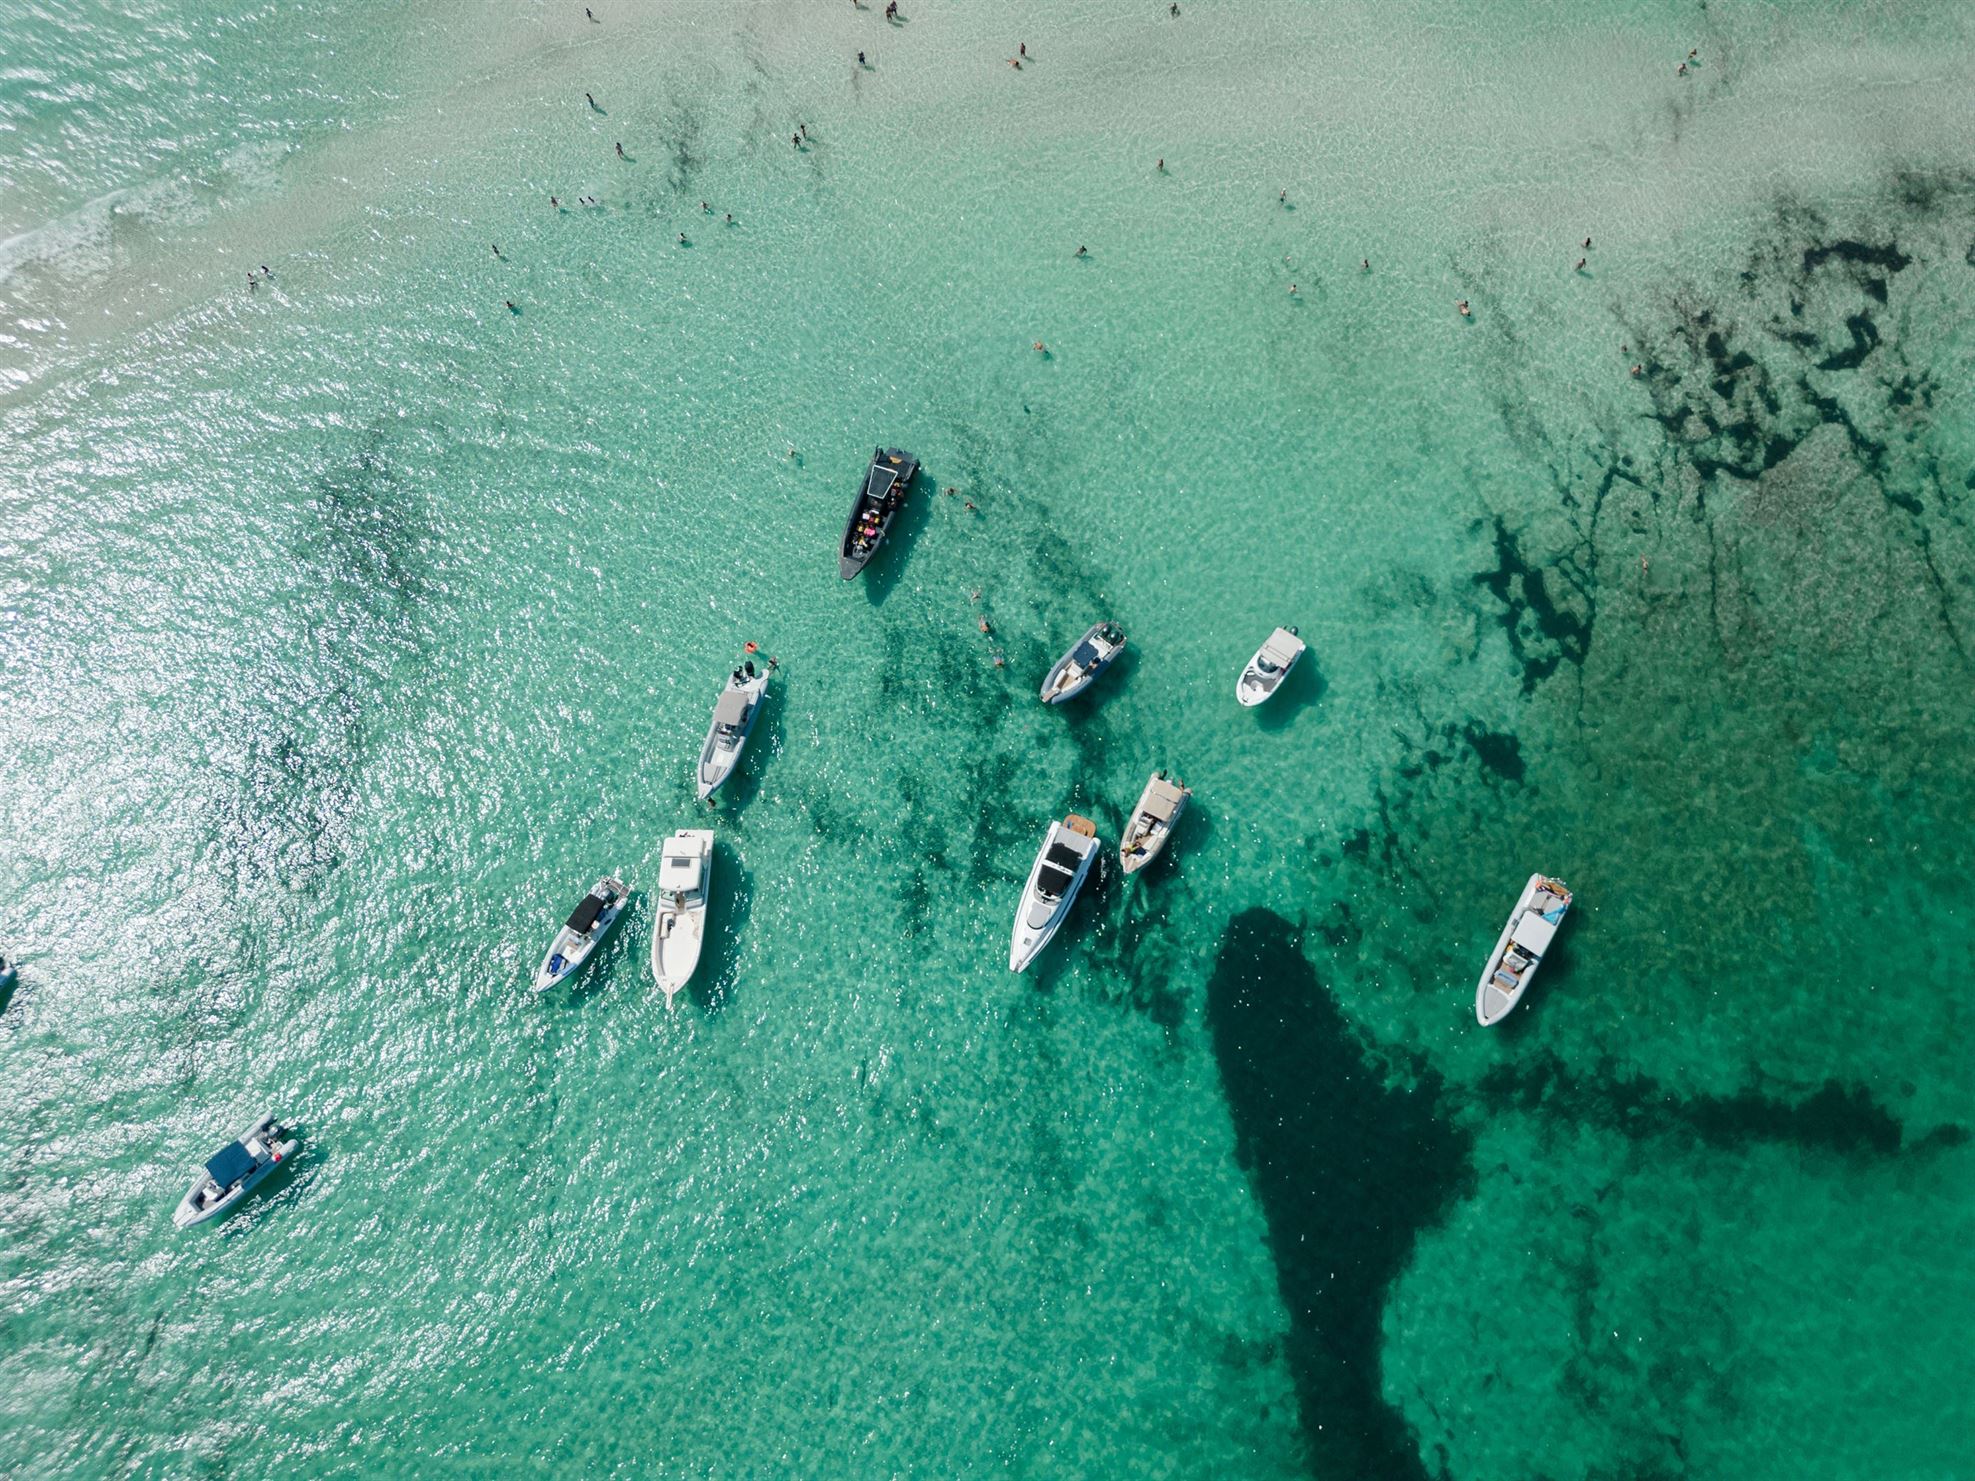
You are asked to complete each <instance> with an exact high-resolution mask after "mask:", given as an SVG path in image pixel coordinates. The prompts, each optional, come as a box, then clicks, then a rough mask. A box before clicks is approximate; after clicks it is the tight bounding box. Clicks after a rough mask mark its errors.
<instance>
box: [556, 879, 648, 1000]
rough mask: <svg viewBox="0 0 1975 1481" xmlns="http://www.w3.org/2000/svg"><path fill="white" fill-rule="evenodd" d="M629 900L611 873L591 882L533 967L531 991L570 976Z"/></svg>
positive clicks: (615, 922)
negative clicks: (533, 985)
mask: <svg viewBox="0 0 1975 1481" xmlns="http://www.w3.org/2000/svg"><path fill="white" fill-rule="evenodd" d="M630 899H631V892H630V891H629V890H627V889H625V888H624V881H623V880H621V879H619V878H618V877H617V876H616V875H614V874H606V875H605V876H604V877H603V878H602V879H600V880H598V881H597V882H596V883H595V884H593V885H591V886H590V893H589V894H587V895H585V896H584V897H583V898H582V899H581V900H579V901H578V902H577V904H576V908H575V909H574V910H572V911H570V912H569V919H568V920H567V921H565V922H564V923H563V927H562V929H561V930H560V931H557V932H556V933H555V940H553V941H551V942H550V943H549V952H548V955H547V956H545V957H543V958H542V965H541V966H539V967H537V968H536V969H535V991H536V992H544V991H546V990H547V989H549V988H551V987H554V986H555V985H556V984H557V983H558V982H562V981H564V980H565V979H567V978H570V977H574V976H575V975H576V973H577V972H578V971H580V970H581V969H582V966H583V963H585V962H587V961H588V960H589V959H590V954H591V953H592V952H594V951H595V950H596V949H597V945H598V943H600V942H601V941H602V940H603V938H604V937H606V936H608V935H609V934H610V928H611V927H612V926H614V925H616V924H617V918H618V917H619V916H620V915H622V914H623V913H624V907H625V906H626V905H627V904H629V903H630Z"/></svg>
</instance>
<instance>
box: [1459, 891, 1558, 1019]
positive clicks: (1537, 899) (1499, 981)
mask: <svg viewBox="0 0 1975 1481" xmlns="http://www.w3.org/2000/svg"><path fill="white" fill-rule="evenodd" d="M1569 909H1570V890H1569V888H1568V887H1567V886H1565V885H1564V883H1563V882H1562V881H1561V880H1555V879H1551V878H1550V877H1549V876H1547V875H1543V874H1532V875H1530V876H1529V883H1528V884H1526V885H1524V886H1523V887H1522V898H1521V899H1519V900H1517V901H1516V908H1515V909H1514V910H1513V911H1511V912H1510V914H1509V923H1508V924H1507V925H1506V926H1504V927H1502V934H1501V936H1500V937H1499V938H1497V940H1496V942H1495V950H1494V951H1493V953H1491V954H1490V956H1489V958H1488V965H1487V966H1486V967H1484V968H1483V969H1482V972H1481V980H1480V981H1479V982H1477V983H1476V984H1475V988H1474V1016H1475V1017H1476V1018H1478V1019H1479V1020H1480V1021H1481V1023H1482V1024H1483V1025H1484V1026H1486V1025H1488V1024H1492V1023H1500V1022H1501V1021H1502V1020H1503V1019H1504V1018H1506V1017H1507V1016H1508V1013H1509V1010H1510V1009H1511V1008H1513V1007H1515V1005H1516V1004H1517V1003H1520V1002H1521V1001H1522V995H1523V994H1524V993H1526V992H1528V991H1529V984H1530V982H1531V980H1532V979H1534V977H1535V976H1536V969H1537V968H1538V967H1540V966H1541V965H1542V964H1543V954H1544V953H1545V952H1546V951H1548V950H1549V949H1550V942H1551V941H1552V940H1553V939H1555V937H1556V934H1557V927H1558V926H1559V925H1561V924H1562V923H1563V918H1564V913H1565V912H1566V911H1568V910H1569Z"/></svg>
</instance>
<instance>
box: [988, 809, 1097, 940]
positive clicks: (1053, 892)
mask: <svg viewBox="0 0 1975 1481" xmlns="http://www.w3.org/2000/svg"><path fill="white" fill-rule="evenodd" d="M1100 847H1101V845H1100V844H1099V843H1098V841H1097V825H1096V824H1095V823H1093V822H1091V820H1090V819H1089V818H1080V817H1078V816H1077V815H1076V814H1075V813H1071V814H1070V815H1069V816H1068V817H1067V818H1065V819H1063V821H1062V822H1060V823H1051V824H1050V825H1049V832H1048V834H1047V835H1046V836H1045V837H1044V838H1043V840H1042V850H1041V852H1039V853H1038V854H1037V855H1036V861H1035V867H1034V868H1033V869H1031V870H1030V871H1029V882H1028V883H1027V884H1026V885H1024V886H1023V888H1022V904H1021V906H1020V908H1019V909H1017V910H1016V912H1015V938H1014V942H1013V944H1012V945H1011V946H1010V947H1009V950H1008V967H1009V970H1010V971H1014V972H1020V971H1021V970H1022V969H1023V968H1025V967H1027V966H1028V964H1029V963H1030V962H1032V961H1034V960H1035V959H1036V953H1037V952H1039V951H1041V950H1042V949H1043V947H1045V946H1047V945H1049V938H1050V937H1052V936H1054V935H1055V934H1056V928H1057V927H1058V926H1060V925H1062V924H1063V917H1064V916H1066V915H1068V914H1069V913H1070V902H1071V901H1073V900H1075V899H1076V898H1077V891H1078V890H1079V889H1081V888H1082V887H1083V882H1084V876H1085V875H1086V874H1088V873H1090V863H1091V860H1093V859H1095V858H1096V857H1097V851H1098V849H1099V848H1100Z"/></svg>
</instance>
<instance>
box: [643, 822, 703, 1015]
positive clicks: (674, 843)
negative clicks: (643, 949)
mask: <svg viewBox="0 0 1975 1481" xmlns="http://www.w3.org/2000/svg"><path fill="white" fill-rule="evenodd" d="M712 875H713V834H712V832H711V831H710V830H708V829H705V828H681V829H680V830H679V831H678V832H677V833H674V834H673V835H672V836H671V837H670V838H668V839H666V840H665V851H664V853H663V854H661V855H660V857H659V863H658V920H657V921H656V923H655V924H654V925H653V927H652V937H651V975H652V976H653V977H654V978H656V979H657V981H658V985H659V987H660V988H661V989H662V990H663V991H664V993H665V1011H666V1012H668V1013H669V1012H671V1011H672V999H673V996H674V995H675V994H676V993H678V991H679V990H680V989H681V988H683V987H684V986H685V985H686V984H687V983H688V982H690V981H691V980H692V976H693V969H694V968H695V967H697V966H698V965H699V953H700V947H701V946H702V945H703V944H704V943H705V941H706V890H707V885H708V883H709V881H710V880H711V878H712Z"/></svg>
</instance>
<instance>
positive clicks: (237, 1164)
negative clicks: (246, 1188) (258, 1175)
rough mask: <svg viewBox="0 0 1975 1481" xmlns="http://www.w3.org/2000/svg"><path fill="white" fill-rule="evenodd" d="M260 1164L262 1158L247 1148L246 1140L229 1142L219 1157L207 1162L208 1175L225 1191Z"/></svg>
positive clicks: (216, 1185)
mask: <svg viewBox="0 0 1975 1481" xmlns="http://www.w3.org/2000/svg"><path fill="white" fill-rule="evenodd" d="M260 1165H261V1164H260V1159H259V1158H257V1157H255V1156H254V1154H253V1153H252V1152H249V1151H248V1150H247V1144H246V1143H245V1142H229V1143H227V1145H226V1147H225V1149H224V1150H222V1151H221V1152H220V1154H219V1155H218V1156H217V1157H214V1158H213V1159H212V1160H211V1161H210V1162H208V1163H207V1164H206V1176H207V1177H209V1178H211V1179H212V1180H213V1185H214V1186H215V1187H217V1188H218V1189H219V1190H220V1192H222V1193H224V1192H225V1191H226V1190H227V1189H229V1188H231V1187H232V1186H233V1185H234V1184H235V1183H237V1182H239V1181H240V1180H241V1179H243V1178H245V1177H246V1176H247V1175H248V1174H250V1173H251V1172H253V1170H254V1169H255V1168H257V1167H259V1166H260Z"/></svg>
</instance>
